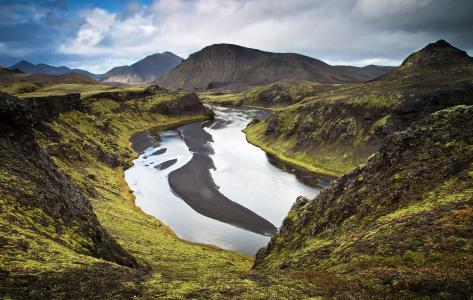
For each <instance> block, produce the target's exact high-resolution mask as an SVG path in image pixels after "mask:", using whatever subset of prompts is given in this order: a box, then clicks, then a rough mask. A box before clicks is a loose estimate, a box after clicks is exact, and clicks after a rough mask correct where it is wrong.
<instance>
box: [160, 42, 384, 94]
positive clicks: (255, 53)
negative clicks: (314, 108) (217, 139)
mask: <svg viewBox="0 0 473 300" xmlns="http://www.w3.org/2000/svg"><path fill="white" fill-rule="evenodd" d="M357 70H358V71H361V73H363V74H365V75H359V74H358V73H357ZM371 70H372V68H367V69H364V68H356V67H351V68H350V70H348V71H347V70H346V68H344V67H333V66H330V65H328V64H326V63H324V62H323V61H320V60H317V59H314V58H310V57H308V56H304V55H300V54H295V53H272V52H265V51H261V50H257V49H251V48H245V47H242V46H237V45H231V44H216V45H211V46H208V47H205V48H204V49H202V50H201V51H199V52H196V53H193V54H191V55H190V56H189V58H188V59H186V60H185V61H184V62H182V64H180V65H179V66H177V67H176V68H174V69H173V70H171V71H170V72H169V73H168V74H166V75H164V76H163V77H161V78H159V79H158V80H157V81H156V83H158V84H160V85H162V86H164V87H166V88H169V89H178V88H182V89H184V90H188V91H190V90H194V89H199V90H204V89H212V88H224V89H230V90H243V89H246V88H248V87H250V86H255V85H263V84H268V83H272V82H275V81H279V80H284V79H288V80H302V81H312V82H318V83H346V82H360V81H364V79H373V78H374V77H376V76H378V75H379V74H380V72H379V70H376V72H375V75H374V76H369V73H370V72H371Z"/></svg>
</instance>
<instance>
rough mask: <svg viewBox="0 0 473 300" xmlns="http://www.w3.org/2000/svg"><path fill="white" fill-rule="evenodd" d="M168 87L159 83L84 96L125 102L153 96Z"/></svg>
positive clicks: (91, 98)
mask: <svg viewBox="0 0 473 300" xmlns="http://www.w3.org/2000/svg"><path fill="white" fill-rule="evenodd" d="M164 91H166V89H164V88H162V87H160V86H158V85H150V86H148V87H147V88H145V89H143V90H136V91H133V90H129V91H127V90H124V91H118V92H100V93H95V94H92V95H90V96H87V97H84V99H85V100H97V99H111V100H113V101H116V102H125V101H128V100H133V99H140V98H146V97H150V96H153V95H154V94H156V93H157V92H164Z"/></svg>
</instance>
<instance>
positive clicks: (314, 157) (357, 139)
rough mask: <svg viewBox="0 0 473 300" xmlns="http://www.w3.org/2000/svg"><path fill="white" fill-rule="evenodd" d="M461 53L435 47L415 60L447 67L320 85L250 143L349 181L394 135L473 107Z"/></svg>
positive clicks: (252, 134)
mask: <svg viewBox="0 0 473 300" xmlns="http://www.w3.org/2000/svg"><path fill="white" fill-rule="evenodd" d="M455 49H456V48H453V47H452V46H448V47H445V45H444V43H440V44H438V43H434V44H430V45H428V46H426V47H425V48H424V49H421V50H420V51H418V52H416V53H414V54H413V55H411V56H410V57H411V58H412V57H416V60H419V61H426V60H428V59H427V57H432V56H431V53H432V52H433V53H436V55H437V56H439V57H443V58H442V62H441V63H433V64H426V65H425V64H422V65H412V66H410V67H406V64H403V65H402V66H400V67H399V68H396V69H395V70H393V71H391V72H390V73H389V74H388V75H386V76H384V77H381V78H378V79H377V80H375V81H372V82H369V83H363V84H344V85H332V86H321V87H319V88H318V89H315V90H314V91H312V92H311V94H309V95H308V96H306V97H305V98H304V99H299V101H298V102H297V103H290V104H289V105H286V106H284V107H282V108H275V109H274V113H273V115H272V116H271V118H269V119H268V120H267V121H266V122H262V123H259V124H255V125H254V126H251V127H249V128H248V129H247V138H248V140H249V141H250V142H251V143H254V144H256V145H258V146H260V147H262V148H264V149H265V150H267V151H270V152H272V153H273V154H276V155H278V156H279V157H280V158H285V159H289V160H291V161H292V162H294V163H296V164H299V165H301V166H304V167H307V168H309V169H311V170H313V171H317V172H321V173H327V174H330V175H342V174H344V173H346V172H349V171H351V170H353V169H354V168H355V167H357V166H358V165H360V164H362V163H364V162H365V161H366V159H367V158H368V157H369V156H370V155H371V154H373V153H374V152H376V151H377V150H378V149H379V147H380V145H381V141H382V139H383V138H384V137H385V136H386V135H387V134H390V133H393V132H395V131H398V130H403V129H405V128H407V127H408V126H410V124H412V123H413V122H415V121H419V120H421V119H423V118H425V117H427V116H429V115H430V114H431V113H433V112H435V111H438V110H442V109H445V108H448V107H451V106H455V105H460V104H467V105H471V104H473V83H472V78H473V65H472V64H471V63H470V62H469V61H470V60H471V58H470V57H468V55H466V53H464V52H458V51H456V50H455ZM452 53H453V54H454V55H451V54H452ZM458 53H460V54H461V53H463V54H461V55H462V57H463V59H460V60H459V58H458V56H457V54H458ZM406 61H407V62H409V61H410V59H407V60H406ZM405 63H406V62H405ZM399 74H403V75H402V76H399Z"/></svg>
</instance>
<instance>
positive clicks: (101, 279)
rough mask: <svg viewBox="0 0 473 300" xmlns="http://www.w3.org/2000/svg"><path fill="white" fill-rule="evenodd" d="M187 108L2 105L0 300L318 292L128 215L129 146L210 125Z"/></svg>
mask: <svg viewBox="0 0 473 300" xmlns="http://www.w3.org/2000/svg"><path fill="white" fill-rule="evenodd" d="M152 90H153V89H152ZM186 98H189V97H183V98H180V99H176V94H175V93H173V94H170V93H166V92H161V91H159V90H156V89H154V91H152V92H151V93H150V92H149V89H147V90H143V91H141V92H140V91H126V90H124V91H121V92H114V93H110V92H107V93H95V94H94V95H92V96H87V97H85V98H82V99H79V98H76V97H75V96H67V97H64V99H62V98H60V97H59V98H58V97H56V98H51V97H45V98H35V99H34V100H33V99H29V100H26V101H23V100H21V99H19V98H16V97H11V96H8V95H6V94H2V95H1V98H0V103H1V105H2V106H1V111H0V117H1V118H0V120H1V122H0V126H1V129H2V131H1V132H2V134H1V136H0V151H1V156H0V167H1V168H0V176H1V181H0V216H1V217H0V298H7V299H9V298H13V299H53V298H57V299H77V298H80V299H83V298H87V299H89V298H92V299H108V298H115V299H129V298H132V297H139V298H145V299H182V298H196V299H222V298H223V299H232V298H238V299H268V298H277V299H294V298H296V299H297V298H300V299H302V298H308V297H310V296H316V295H322V294H323V292H322V291H321V290H320V289H318V288H316V287H314V286H313V285H312V284H311V283H308V282H307V280H305V279H301V278H299V277H294V276H291V274H284V273H283V272H271V273H269V274H268V273H266V272H254V271H250V269H251V266H252V264H253V257H249V256H246V255H242V254H239V253H236V252H232V251H226V250H222V249H219V248H217V247H214V246H209V245H201V244H195V243H189V242H186V241H183V240H181V239H179V238H178V237H176V236H175V234H174V233H173V232H172V231H171V230H170V229H169V228H168V227H167V226H166V225H165V224H163V223H161V222H160V221H159V220H156V219H155V218H153V217H151V216H148V215H146V214H144V213H143V212H142V211H141V210H140V209H139V208H137V207H136V206H135V204H134V198H133V195H132V193H131V192H130V190H129V189H128V186H127V184H126V182H125V180H124V176H123V169H124V168H126V166H127V165H129V164H130V163H131V159H132V158H133V157H135V155H136V154H135V153H133V152H132V151H131V150H130V148H129V146H130V144H129V141H128V139H129V137H130V136H131V134H132V133H133V132H136V131H139V130H143V129H146V128H150V127H155V126H161V128H162V129H164V128H166V127H169V126H177V125H178V124H183V123H187V122H192V121H198V120H203V119H205V118H207V117H208V116H207V115H204V114H206V113H207V110H205V109H203V108H202V104H201V103H200V102H197V103H196V102H195V101H188V100H186ZM191 98H193V97H191ZM51 99H54V100H57V101H54V102H51V101H50V100H51ZM68 99H69V100H68ZM28 101H34V102H35V103H36V104H35V106H34V107H31V106H30V105H31V103H29V102H28ZM68 101H72V102H73V103H75V105H64V103H67V102H68ZM77 101H79V104H80V105H78V106H77V103H76V102H77ZM42 103H44V104H46V106H42ZM53 103H56V104H57V105H53ZM46 107H47V109H46ZM51 109H52V110H53V111H54V114H49V113H48V114H44V111H45V110H51ZM159 112H160V113H159ZM25 119H26V120H29V121H27V122H26V123H25V122H24V120H25ZM45 120H46V122H45ZM177 217H178V216H177Z"/></svg>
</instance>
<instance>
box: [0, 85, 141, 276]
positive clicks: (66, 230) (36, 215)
mask: <svg viewBox="0 0 473 300" xmlns="http://www.w3.org/2000/svg"><path fill="white" fill-rule="evenodd" d="M67 99H69V100H70V101H71V102H70V103H66V104H64V106H61V105H59V104H58V103H57V101H56V100H57V98H54V97H53V98H48V99H47V100H46V101H45V102H41V101H40V100H39V99H33V100H32V99H29V100H24V99H19V98H16V97H13V96H10V95H8V94H5V93H1V94H0V117H1V118H0V120H1V121H0V127H1V130H0V170H1V171H0V177H1V180H0V199H2V210H1V211H0V215H1V218H2V219H8V220H10V222H11V224H15V226H19V227H21V228H22V230H24V231H28V230H30V229H31V228H44V227H47V228H50V229H48V231H45V232H44V233H42V234H43V235H44V237H45V238H46V239H51V240H52V241H55V242H57V243H60V244H62V245H65V246H66V247H70V249H71V250H73V251H76V252H78V253H81V254H84V255H91V256H94V257H97V258H102V259H105V260H109V261H113V262H116V263H118V264H121V265H124V266H129V267H134V266H136V265H137V263H136V261H135V259H134V258H133V257H132V256H131V255H130V254H128V253H127V252H125V250H123V248H122V247H121V246H119V245H118V244H117V242H116V241H115V240H114V239H113V238H112V237H111V236H110V234H109V233H108V232H107V231H106V230H105V229H104V228H103V227H102V226H101V225H100V223H99V221H98V220H97V217H96V215H95V214H94V212H93V210H92V206H91V204H90V202H89V200H88V198H87V197H86V196H85V195H84V193H83V192H82V191H81V190H80V189H79V188H78V187H77V186H76V184H75V183H74V182H73V181H72V180H71V179H70V178H68V177H67V176H65V175H64V174H63V173H62V172H61V171H60V170H59V169H58V168H57V167H56V166H55V165H54V163H53V162H52V160H51V159H50V157H49V155H48V154H47V153H46V152H45V151H44V150H42V149H41V147H40V146H39V145H38V144H37V142H36V140H35V136H34V134H33V132H32V126H33V125H35V124H36V123H37V122H38V121H39V120H50V118H51V117H53V116H56V115H57V114H58V113H60V112H61V111H64V110H68V109H72V108H75V107H76V106H75V105H76V104H77V103H76V96H71V97H70V98H67ZM32 102H33V104H32ZM48 108H50V109H52V111H47V109H48ZM31 226H33V227H31ZM36 226H37V227H36ZM4 230H5V228H2V229H0V232H1V233H2V235H3V234H5V235H3V236H4V237H5V241H4V242H5V244H7V245H9V244H10V243H13V244H14V243H15V240H13V239H12V240H10V236H9V234H12V232H5V231H4ZM7 231H8V230H7ZM39 232H41V231H39ZM17 234H18V233H17ZM29 242H30V241H25V242H24V246H22V247H23V248H24V249H25V250H24V251H27V248H28V243H29ZM31 242H34V241H31ZM13 244H12V245H13ZM1 247H2V245H0V248H1Z"/></svg>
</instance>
